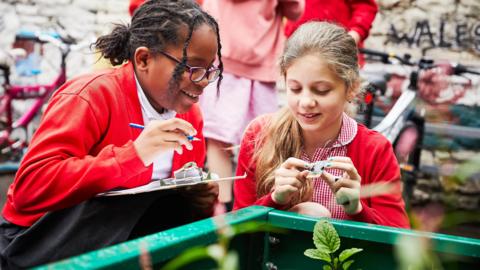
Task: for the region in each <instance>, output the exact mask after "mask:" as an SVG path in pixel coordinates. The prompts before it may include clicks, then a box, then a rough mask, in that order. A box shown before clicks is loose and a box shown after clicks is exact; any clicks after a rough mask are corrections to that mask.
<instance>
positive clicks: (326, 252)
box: [303, 220, 363, 270]
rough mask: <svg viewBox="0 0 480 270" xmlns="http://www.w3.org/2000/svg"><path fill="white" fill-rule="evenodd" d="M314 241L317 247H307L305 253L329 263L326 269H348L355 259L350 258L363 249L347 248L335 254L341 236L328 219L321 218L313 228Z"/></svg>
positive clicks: (324, 267) (325, 266)
mask: <svg viewBox="0 0 480 270" xmlns="http://www.w3.org/2000/svg"><path fill="white" fill-rule="evenodd" d="M313 243H314V244H315V247H316V249H313V248H311V249H307V250H305V252H304V253H303V254H305V256H307V257H310V258H312V259H316V260H322V261H324V262H326V263H327V264H326V265H324V266H323V269H324V270H337V269H344V270H347V269H348V268H349V267H350V266H351V265H352V263H353V262H354V260H351V259H349V258H350V257H351V256H352V255H353V254H355V253H358V252H360V251H362V250H363V249H361V248H349V249H345V250H343V251H342V252H340V254H339V255H338V257H336V256H335V252H337V251H338V250H339V248H340V237H339V236H338V233H337V231H336V230H335V228H334V227H333V225H332V224H331V223H330V222H328V221H327V220H319V221H318V222H317V223H316V224H315V228H314V229H313Z"/></svg>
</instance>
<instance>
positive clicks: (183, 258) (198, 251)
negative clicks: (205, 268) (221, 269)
mask: <svg viewBox="0 0 480 270" xmlns="http://www.w3.org/2000/svg"><path fill="white" fill-rule="evenodd" d="M204 258H210V256H209V255H208V251H207V248H206V247H193V248H190V249H187V250H186V251H184V252H183V253H182V254H180V255H179V256H178V257H176V258H175V259H173V260H171V261H170V262H168V263H167V264H166V265H164V266H163V268H162V270H171V269H180V268H181V267H183V266H185V265H188V264H191V263H192V262H195V261H198V260H201V259H204Z"/></svg>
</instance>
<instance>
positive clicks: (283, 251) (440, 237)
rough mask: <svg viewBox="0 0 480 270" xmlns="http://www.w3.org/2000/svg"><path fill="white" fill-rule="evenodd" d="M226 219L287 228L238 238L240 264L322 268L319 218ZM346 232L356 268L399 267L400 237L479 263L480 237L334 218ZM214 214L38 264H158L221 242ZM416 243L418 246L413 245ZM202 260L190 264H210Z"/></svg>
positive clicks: (266, 214)
mask: <svg viewBox="0 0 480 270" xmlns="http://www.w3.org/2000/svg"><path fill="white" fill-rule="evenodd" d="M224 220H225V221H226V223H227V224H231V225H234V224H240V223H244V222H248V221H265V222H267V223H269V224H271V225H273V226H275V227H279V228H285V229H288V231H287V232H286V233H285V234H270V233H257V234H251V235H240V236H238V237H236V238H235V240H234V241H233V243H232V248H234V249H236V250H237V251H238V252H239V255H240V261H241V263H240V269H248V270H250V269H275V267H276V269H322V262H321V261H317V260H313V259H310V258H308V257H306V256H304V255H303V252H304V250H305V249H308V248H314V245H313V241H312V231H313V227H314V225H315V223H316V222H317V219H314V218H309V217H305V216H301V215H297V214H295V213H289V212H283V211H278V210H274V209H272V208H267V207H260V206H252V207H248V208H245V209H242V210H240V211H236V212H232V213H229V214H227V215H225V216H224ZM331 223H332V224H333V225H334V227H335V228H336V230H337V232H338V234H339V235H340V237H341V241H342V243H341V249H346V248H350V247H357V248H363V252H360V253H358V254H356V255H354V256H353V257H352V258H353V259H354V260H355V263H354V264H353V265H352V267H351V269H358V268H361V269H398V262H397V260H396V258H395V254H394V247H395V244H396V243H398V239H399V238H400V237H408V238H410V239H413V240H418V239H427V240H430V243H431V245H430V247H431V252H432V253H434V254H435V256H436V257H438V258H439V260H440V261H441V263H442V265H443V267H444V269H480V267H479V266H480V239H473V238H466V237H458V236H451V235H444V234H435V233H425V232H418V231H412V230H405V229H396V228H391V227H385V226H378V225H372V224H366V223H361V222H353V221H339V220H331ZM217 229H218V226H217V224H215V222H214V219H205V220H202V221H198V222H194V223H191V224H188V225H184V226H181V227H177V228H174V229H170V230H167V231H164V232H160V233H156V234H152V235H149V236H146V237H143V238H139V239H136V240H132V241H128V242H125V243H121V244H118V245H114V246H111V247H107V248H104V249H101V250H98V251H93V252H89V253H85V254H83V255H79V256H76V257H72V258H69V259H66V260H63V261H59V262H56V263H52V264H49V265H45V266H41V267H37V268H36V269H140V265H139V255H140V252H141V249H142V248H143V249H145V248H147V249H148V251H149V252H150V256H151V260H152V263H153V265H154V268H155V269H157V268H160V267H161V265H163V264H164V263H165V262H167V261H169V260H170V259H172V258H174V257H175V256H177V255H179V254H180V253H181V252H182V251H184V250H185V249H187V248H189V247H192V246H198V245H201V246H205V245H209V244H212V243H214V242H216V239H217V237H216V230H217ZM412 248H414V247H412ZM212 265H213V264H211V263H210V264H209V263H208V262H203V264H197V265H194V266H190V267H189V269H205V268H207V269H211V266H212Z"/></svg>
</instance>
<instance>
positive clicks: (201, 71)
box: [160, 52, 220, 83]
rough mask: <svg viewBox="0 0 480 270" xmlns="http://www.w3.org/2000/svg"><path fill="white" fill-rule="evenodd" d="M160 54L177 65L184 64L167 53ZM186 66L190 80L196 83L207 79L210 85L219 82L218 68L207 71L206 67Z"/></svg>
mask: <svg viewBox="0 0 480 270" xmlns="http://www.w3.org/2000/svg"><path fill="white" fill-rule="evenodd" d="M160 53H161V54H163V55H164V56H166V57H167V58H169V59H170V60H172V61H175V62H176V63H177V64H181V63H182V62H181V61H180V60H178V59H177V58H176V57H174V56H171V55H170V54H168V53H166V52H160ZM185 66H186V67H187V69H188V72H190V80H191V81H192V82H194V83H199V82H201V81H202V80H203V79H205V77H206V78H207V80H208V83H212V82H214V81H215V80H217V78H218V76H220V69H218V68H217V67H211V68H209V69H206V68H204V67H192V66H189V65H187V64H185Z"/></svg>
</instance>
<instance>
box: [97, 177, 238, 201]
mask: <svg viewBox="0 0 480 270" xmlns="http://www.w3.org/2000/svg"><path fill="white" fill-rule="evenodd" d="M246 177H247V174H246V173H245V174H244V175H241V176H234V177H224V178H216V179H215V178H214V179H207V180H203V179H200V177H185V178H180V179H177V178H166V179H157V180H153V181H151V182H150V183H148V184H146V185H143V186H139V187H135V188H129V189H122V190H110V191H107V192H103V193H99V194H97V195H96V197H108V196H124V195H134V194H139V193H145V192H153V191H159V190H168V189H177V188H181V187H187V186H195V185H200V184H204V183H218V182H224V181H235V180H239V179H245V178H246ZM202 178H203V177H202Z"/></svg>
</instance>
